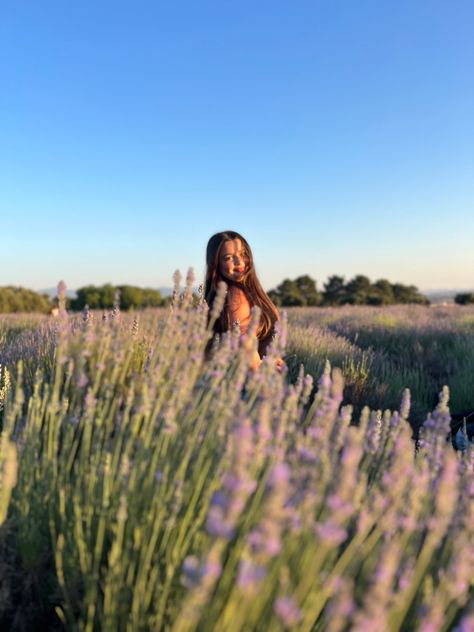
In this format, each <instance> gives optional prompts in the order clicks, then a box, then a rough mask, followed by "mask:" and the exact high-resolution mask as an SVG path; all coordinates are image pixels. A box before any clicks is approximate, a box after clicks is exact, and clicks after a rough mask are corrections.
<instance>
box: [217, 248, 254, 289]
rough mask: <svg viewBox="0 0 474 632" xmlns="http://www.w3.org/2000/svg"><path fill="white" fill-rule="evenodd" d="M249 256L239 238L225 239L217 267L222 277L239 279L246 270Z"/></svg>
mask: <svg viewBox="0 0 474 632" xmlns="http://www.w3.org/2000/svg"><path fill="white" fill-rule="evenodd" d="M248 265H249V256H248V253H247V250H246V249H245V246H244V245H243V244H242V241H241V240H240V239H232V240H231V241H226V242H225V244H224V245H223V246H222V250H221V254H220V258H219V269H220V271H221V274H222V276H223V277H224V278H226V279H229V280H230V281H241V280H242V279H243V276H244V274H245V273H246V272H247V270H248Z"/></svg>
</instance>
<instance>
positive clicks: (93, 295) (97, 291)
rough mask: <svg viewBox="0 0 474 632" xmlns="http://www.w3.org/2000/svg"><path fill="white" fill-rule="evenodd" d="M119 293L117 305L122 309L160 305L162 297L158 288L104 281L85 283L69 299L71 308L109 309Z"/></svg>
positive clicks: (77, 309) (74, 309)
mask: <svg viewBox="0 0 474 632" xmlns="http://www.w3.org/2000/svg"><path fill="white" fill-rule="evenodd" d="M117 293H119V295H120V299H119V306H120V309H122V310H125V311H127V310H129V309H141V308H145V307H160V306H162V305H163V299H162V297H161V294H160V292H158V290H153V289H151V288H140V287H136V286H133V285H118V286H116V287H115V286H113V285H111V284H110V283H106V284H105V285H102V286H100V287H97V286H95V285H87V286H84V287H81V288H79V289H78V290H77V297H76V298H75V299H74V300H72V301H71V304H70V306H71V309H72V310H73V311H80V310H82V309H84V308H85V306H86V305H88V306H89V309H111V308H112V307H113V306H114V304H115V300H116V294H117Z"/></svg>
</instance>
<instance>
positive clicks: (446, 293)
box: [423, 290, 474, 304]
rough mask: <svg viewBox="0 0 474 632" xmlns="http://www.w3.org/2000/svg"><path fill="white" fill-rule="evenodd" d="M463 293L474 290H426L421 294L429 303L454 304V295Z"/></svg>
mask: <svg viewBox="0 0 474 632" xmlns="http://www.w3.org/2000/svg"><path fill="white" fill-rule="evenodd" d="M463 292H474V290H426V291H425V292H423V294H424V295H425V296H427V297H428V298H429V300H430V302H431V303H435V304H436V303H454V297H455V296H456V294H462V293H463Z"/></svg>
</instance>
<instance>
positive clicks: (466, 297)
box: [454, 292, 474, 305]
mask: <svg viewBox="0 0 474 632" xmlns="http://www.w3.org/2000/svg"><path fill="white" fill-rule="evenodd" d="M454 302H455V303H457V304H458V305H470V304H472V303H474V292H463V293H461V294H456V296H455V297H454Z"/></svg>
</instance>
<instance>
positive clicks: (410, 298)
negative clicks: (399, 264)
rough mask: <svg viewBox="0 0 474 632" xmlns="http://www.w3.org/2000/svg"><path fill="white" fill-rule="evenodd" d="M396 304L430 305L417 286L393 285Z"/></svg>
mask: <svg viewBox="0 0 474 632" xmlns="http://www.w3.org/2000/svg"><path fill="white" fill-rule="evenodd" d="M392 290H393V297H394V301H395V303H417V304H418V305H429V303H430V302H429V300H428V299H427V298H426V296H423V294H420V292H419V291H418V288H417V287H416V286H415V285H403V284H402V283H394V284H393V285H392Z"/></svg>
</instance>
